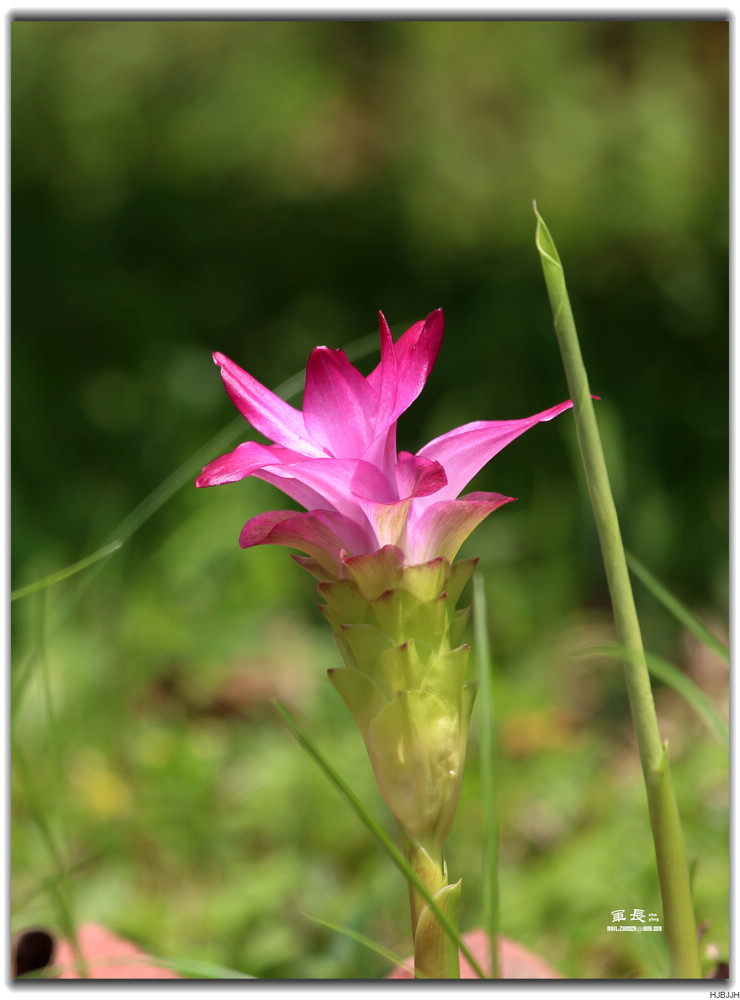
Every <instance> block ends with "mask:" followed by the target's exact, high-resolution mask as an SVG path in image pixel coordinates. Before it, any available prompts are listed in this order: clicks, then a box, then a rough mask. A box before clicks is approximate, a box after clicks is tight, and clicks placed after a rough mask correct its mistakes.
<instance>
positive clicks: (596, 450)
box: [534, 205, 701, 979]
mask: <svg viewBox="0 0 740 1000" xmlns="http://www.w3.org/2000/svg"><path fill="white" fill-rule="evenodd" d="M534 212H535V216H536V218H537V227H536V233H535V244H536V247H537V251H538V253H539V255H540V262H541V264H542V271H543V275H544V278H545V285H546V287H547V294H548V298H549V299H550V306H551V308H552V316H553V325H554V327H555V334H556V336H557V340H558V346H559V348H560V355H561V358H562V361H563V368H564V370H565V376H566V379H567V382H568V388H569V390H570V396H571V399H572V400H573V416H574V419H575V425H576V432H577V436H578V444H579V448H580V452H581V460H582V462H583V468H584V471H585V474H586V483H587V485H588V492H589V497H590V499H591V508H592V511H593V516H594V521H595V523H596V529H597V532H598V536H599V544H600V546H601V554H602V559H603V563H604V570H605V573H606V579H607V582H608V585H609V594H610V597H611V603H612V609H613V612H614V622H615V625H616V628H617V634H618V636H619V641H620V644H621V645H622V646H624V647H625V648H626V649H627V650H629V656H627V657H625V658H624V659H623V660H622V667H623V671H624V678H625V683H626V686H627V693H628V696H629V702H630V711H631V714H632V721H633V725H634V729H635V735H636V736H637V744H638V747H639V751H640V764H641V766H642V771H643V776H644V779H645V790H646V792H647V800H648V810H649V814H650V825H651V828H652V833H653V843H654V844H655V857H656V861H657V868H658V878H659V881H660V892H661V897H662V900H663V917H664V922H665V936H666V945H667V948H668V954H669V956H670V964H671V976H672V977H673V978H676V979H700V978H701V964H700V961H699V949H698V946H697V932H696V916H695V913H694V903H693V899H692V896H691V886H690V884H689V876H688V866H687V864H686V851H685V848H684V843H683V831H682V829H681V819H680V816H679V813H678V803H677V801H676V792H675V788H674V785H673V779H672V777H671V771H670V764H669V761H668V749H667V744H666V743H664V742H663V741H662V740H661V737H660V729H659V727H658V718H657V715H656V712H655V703H654V701H653V692H652V688H651V686H650V674H649V671H648V667H647V662H646V659H645V650H644V647H643V642H642V632H641V630H640V621H639V618H638V616H637V608H636V607H635V600H634V596H633V594H632V582H631V580H630V575H629V570H628V569H627V560H626V558H625V553H624V544H623V542H622V534H621V530H620V527H619V518H618V516H617V509H616V505H615V503H614V496H613V493H612V488H611V483H610V481H609V473H608V470H607V467H606V460H605V458H604V449H603V446H602V443H601V436H600V434H599V426H598V424H597V422H596V414H595V412H594V404H593V398H592V396H591V390H590V388H589V384H588V373H587V371H586V366H585V364H584V362H583V355H582V353H581V345H580V342H579V340H578V332H577V330H576V323H575V319H574V317H573V310H572V309H571V305H570V299H569V297H568V289H567V287H566V281H565V272H564V269H563V265H562V262H561V260H560V255H559V254H558V250H557V247H556V246H555V241H554V240H553V238H552V236H551V234H550V231H549V230H548V228H547V226H546V225H545V222H544V220H543V218H542V216H541V215H540V214H539V212H538V211H537V206H536V205H535V206H534Z"/></svg>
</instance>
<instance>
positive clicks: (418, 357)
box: [367, 309, 444, 433]
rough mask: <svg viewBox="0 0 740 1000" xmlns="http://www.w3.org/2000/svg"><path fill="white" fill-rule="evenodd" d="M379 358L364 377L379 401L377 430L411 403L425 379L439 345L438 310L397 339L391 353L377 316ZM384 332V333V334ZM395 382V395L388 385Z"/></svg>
mask: <svg viewBox="0 0 740 1000" xmlns="http://www.w3.org/2000/svg"><path fill="white" fill-rule="evenodd" d="M380 315H381V323H380V329H381V359H380V364H379V365H378V367H377V368H376V369H375V370H374V371H373V372H371V373H370V375H368V378H367V381H368V383H369V384H370V385H371V386H372V387H373V388H374V389H375V390H376V392H377V393H378V396H379V397H380V400H381V406H380V408H379V412H378V422H377V431H378V433H380V431H381V429H382V427H384V426H386V425H389V424H391V423H393V422H394V421H395V420H397V419H398V417H399V416H400V415H401V414H402V413H403V412H404V410H407V409H408V408H409V406H410V405H411V404H412V403H413V401H414V400H415V399H416V397H417V396H418V395H419V393H420V392H421V390H422V389H423V388H424V384H425V382H426V380H427V378H428V377H429V373H430V371H431V370H432V368H433V366H434V362H435V361H436V360H437V355H438V354H439V349H440V347H441V345H442V334H443V331H444V316H443V314H442V310H441V309H436V310H435V311H434V312H432V313H430V314H429V315H428V316H427V318H426V319H425V320H424V321H423V322H418V323H414V325H413V326H411V327H409V329H408V330H407V331H406V332H405V333H404V334H403V335H402V336H401V337H399V339H398V341H397V342H396V344H395V345H394V350H393V353H391V351H390V349H389V347H388V346H387V334H389V333H390V330H389V329H388V324H387V323H386V321H385V317H384V316H383V314H382V313H381V314H380ZM386 331H387V333H386ZM394 380H395V392H393V393H392V392H391V391H390V385H391V384H392V383H393V381H394Z"/></svg>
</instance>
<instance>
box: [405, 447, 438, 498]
mask: <svg viewBox="0 0 740 1000" xmlns="http://www.w3.org/2000/svg"><path fill="white" fill-rule="evenodd" d="M394 471H395V474H396V486H397V487H398V495H399V497H401V498H402V499H405V498H406V497H425V496H428V495H429V494H430V493H436V492H437V491H438V490H441V489H442V487H443V486H446V485H447V476H446V474H445V470H444V469H443V468H442V466H441V465H440V464H439V462H430V461H429V459H428V458H420V457H419V456H418V455H412V454H411V453H410V452H408V451H402V452H401V453H400V454H399V456H398V462H396V468H395V470H394Z"/></svg>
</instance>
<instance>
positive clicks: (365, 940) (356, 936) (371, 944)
mask: <svg viewBox="0 0 740 1000" xmlns="http://www.w3.org/2000/svg"><path fill="white" fill-rule="evenodd" d="M300 912H301V914H302V915H303V916H304V917H307V918H308V919H309V920H313V922H314V923H316V924H321V925H322V926H323V927H328V928H329V930H331V931H336V932H337V933H338V934H344V935H345V937H348V938H352V940H353V941H356V942H357V943H358V944H361V945H363V947H365V948H367V949H368V950H369V951H374V952H375V953H376V954H377V955H380V957H381V958H384V959H385V960H386V961H387V962H389V963H390V964H391V965H394V966H399V967H400V968H402V969H405V970H406V972H411V973H413V972H414V969H413V967H412V966H410V965H409V964H408V962H406V960H405V959H403V958H400V957H399V956H398V955H396V954H395V953H394V952H392V951H391V950H390V948H386V947H385V946H384V945H382V944H379V943H378V942H377V941H373V939H372V938H369V937H367V936H366V935H365V934H361V933H360V932H359V931H356V930H355V929H354V928H353V927H347V926H346V925H344V924H335V923H334V921H333V920H327V919H326V917H317V916H316V914H314V913H307V912H306V910H301V911H300ZM417 978H423V975H422V973H421V972H420V973H419V975H418V976H417Z"/></svg>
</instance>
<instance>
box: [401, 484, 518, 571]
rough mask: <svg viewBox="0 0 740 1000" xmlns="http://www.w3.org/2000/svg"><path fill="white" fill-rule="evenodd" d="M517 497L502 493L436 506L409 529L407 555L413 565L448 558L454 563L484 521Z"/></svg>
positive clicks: (407, 532) (469, 494) (428, 510)
mask: <svg viewBox="0 0 740 1000" xmlns="http://www.w3.org/2000/svg"><path fill="white" fill-rule="evenodd" d="M513 499H514V497H505V496H502V494H500V493H468V494H467V496H464V497H460V498H459V500H443V501H441V502H439V503H435V504H432V505H431V506H430V507H427V508H426V509H425V510H423V511H422V513H421V515H420V516H418V517H416V518H414V520H413V522H412V523H410V524H409V525H408V526H407V529H406V542H407V549H406V555H407V559H408V561H409V563H413V564H416V563H423V562H426V561H427V560H428V559H435V558H437V557H439V556H444V557H445V558H446V559H448V560H449V561H450V562H452V560H453V559H454V558H455V556H456V554H457V551H458V549H459V548H460V546H461V545H462V543H463V542H464V541H465V539H466V538H467V537H468V535H469V534H470V533H471V531H472V530H473V529H474V528H476V527H477V526H478V525H479V524H480V523H481V521H483V520H484V519H485V518H486V517H488V515H489V514H490V513H491V512H492V511H494V510H496V509H497V508H498V507H502V506H503V505H504V504H505V503H509V502H510V501H511V500H513Z"/></svg>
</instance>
